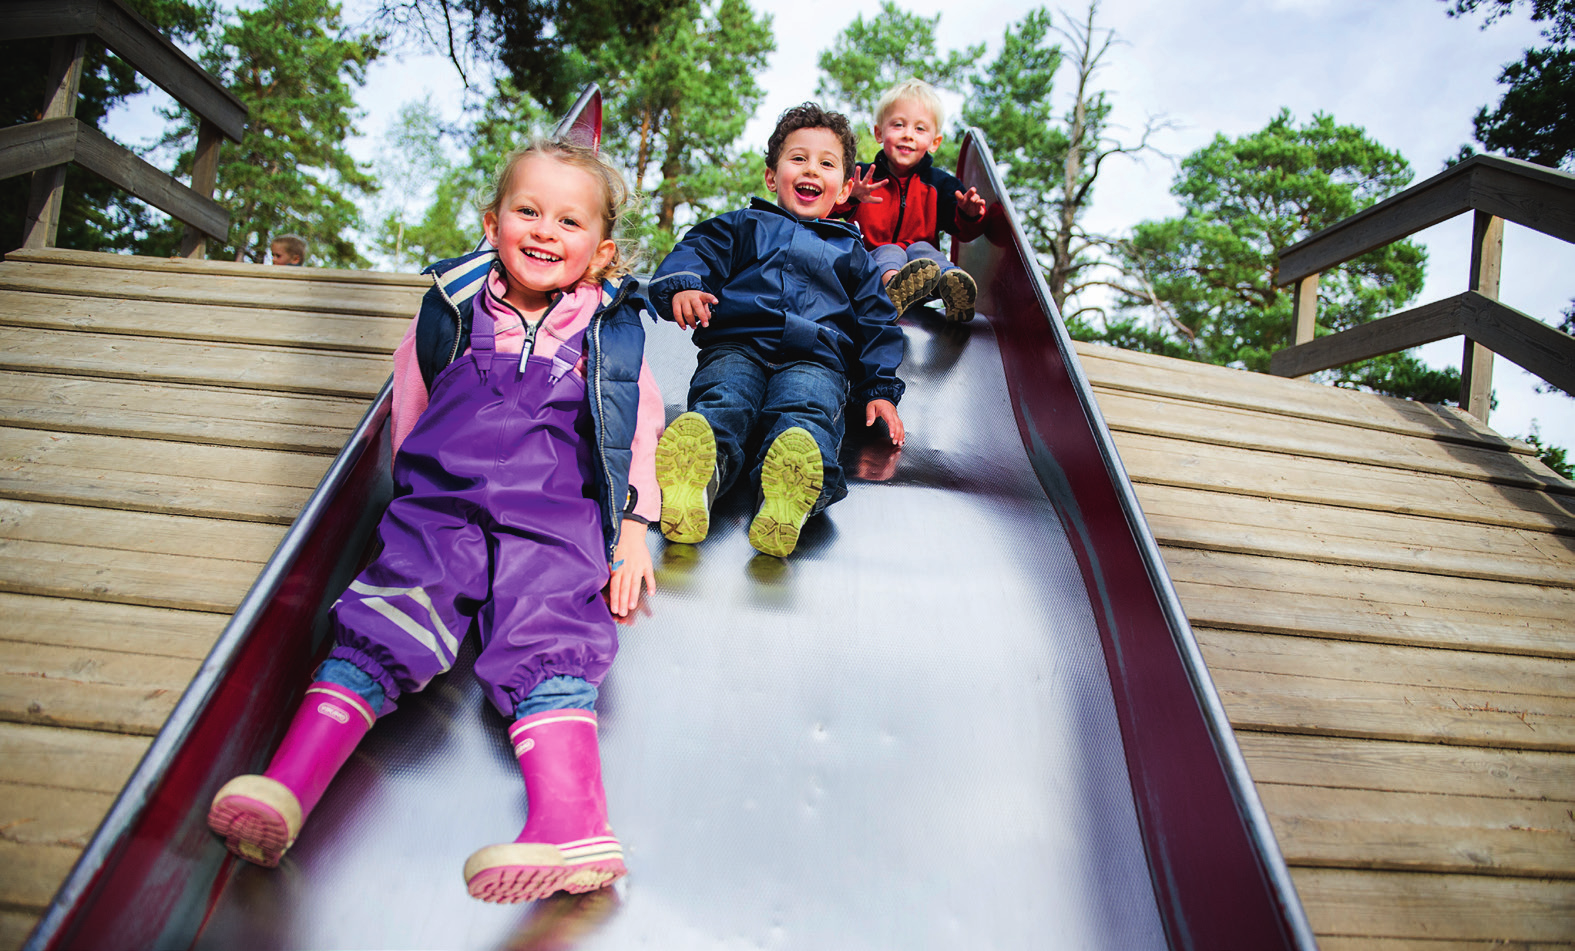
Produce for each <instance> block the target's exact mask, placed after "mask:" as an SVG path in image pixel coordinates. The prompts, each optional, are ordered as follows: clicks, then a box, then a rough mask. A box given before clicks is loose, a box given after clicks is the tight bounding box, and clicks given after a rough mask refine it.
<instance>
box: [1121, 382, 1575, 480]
mask: <svg viewBox="0 0 1575 951" xmlns="http://www.w3.org/2000/svg"><path fill="white" fill-rule="evenodd" d="M1099 407H1100V410H1101V412H1103V413H1104V415H1105V421H1106V423H1107V424H1108V425H1109V426H1110V427H1111V429H1112V430H1114V431H1116V432H1118V433H1119V432H1132V433H1143V434H1146V435H1149V436H1164V437H1167V438H1171V439H1183V440H1188V441H1192V442H1202V443H1209V444H1212V445H1219V446H1233V447H1236V448H1239V449H1258V450H1263V451H1273V452H1280V453H1287V454H1290V455H1295V456H1302V457H1309V458H1315V459H1333V460H1341V461H1350V462H1359V463H1363V464H1366V465H1374V466H1383V467H1387V468H1393V469H1400V470H1403V471H1406V472H1427V473H1433V474H1436V475H1446V476H1453V477H1456V478H1464V479H1475V480H1478V481H1482V482H1492V483H1499V484H1503V485H1511V486H1519V487H1522V488H1532V489H1543V490H1554V491H1558V492H1560V493H1564V494H1575V484H1572V483H1570V482H1569V480H1567V479H1564V478H1562V477H1560V476H1559V475H1558V474H1557V473H1555V472H1553V471H1552V470H1551V469H1549V468H1548V467H1547V466H1546V465H1544V464H1543V463H1542V462H1541V460H1539V459H1535V458H1531V457H1526V456H1521V455H1518V454H1514V453H1509V452H1504V451H1502V450H1501V449H1498V448H1495V447H1484V446H1466V445H1461V444H1458V443H1447V442H1440V441H1439V440H1437V439H1433V438H1428V437H1422V436H1416V435H1401V434H1396V435H1394V436H1393V437H1388V438H1383V439H1375V438H1373V433H1372V431H1371V430H1368V429H1364V428H1360V427H1355V426H1349V425H1344V424H1340V423H1327V422H1323V421H1319V420H1295V421H1288V420H1286V419H1283V418H1280V417H1276V416H1274V415H1271V414H1265V413H1259V412H1254V411H1251V410H1246V409H1235V408H1231V407H1222V406H1210V405H1207V404H1199V403H1193V402H1189V401H1184V400H1176V399H1168V398H1165V397H1155V396H1148V395H1141V396H1134V395H1132V394H1129V393H1125V392H1110V393H1102V394H1100V396H1099Z"/></svg>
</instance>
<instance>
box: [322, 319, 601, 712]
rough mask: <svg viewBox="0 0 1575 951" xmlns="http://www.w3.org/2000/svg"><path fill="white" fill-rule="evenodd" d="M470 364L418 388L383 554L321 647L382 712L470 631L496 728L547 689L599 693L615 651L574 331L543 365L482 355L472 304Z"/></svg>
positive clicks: (489, 337) (487, 337) (484, 333)
mask: <svg viewBox="0 0 1575 951" xmlns="http://www.w3.org/2000/svg"><path fill="white" fill-rule="evenodd" d="M477 304H478V306H477V307H476V308H475V311H474V316H473V321H474V327H473V328H472V330H471V334H470V348H471V352H470V353H469V354H468V355H466V356H463V357H461V358H460V359H458V360H455V361H454V362H453V363H451V364H450V365H449V366H447V367H445V368H444V369H443V370H442V371H441V372H440V373H439V374H438V375H437V377H436V378H435V379H434V380H433V381H432V392H431V394H430V397H429V399H428V402H427V408H426V410H425V412H423V413H422V414H421V416H420V418H419V419H417V421H416V424H415V426H414V427H413V428H412V429H411V431H410V435H409V436H408V437H406V439H405V442H404V444H403V445H402V446H401V447H400V451H399V454H398V457H397V458H396V459H395V460H394V490H395V496H396V497H395V499H394V500H393V501H392V502H391V503H389V506H388V511H387V512H385V513H384V515H383V518H382V521H381V522H379V523H378V528H377V530H378V536H379V538H380V539H381V540H382V543H383V549H382V552H381V553H380V554H379V555H378V556H377V560H376V561H374V562H373V563H372V564H371V565H369V566H368V567H367V568H366V570H365V571H363V572H361V574H360V575H359V576H358V577H357V578H356V579H355V581H353V582H351V583H350V587H349V588H348V589H347V590H346V591H345V593H344V594H343V595H342V596H341V597H340V599H339V600H338V601H337V602H335V604H334V607H333V612H332V620H333V624H334V636H335V642H336V646H335V647H334V650H333V652H332V653H331V654H330V655H329V656H330V657H335V658H339V659H341V660H348V661H350V662H351V663H353V664H355V665H356V666H357V667H359V668H361V669H362V670H364V671H366V673H367V674H369V675H370V676H371V677H372V678H373V679H375V680H377V681H378V682H379V683H380V684H382V686H383V690H384V692H385V694H386V695H387V699H388V701H389V702H388V703H387V704H386V705H385V707H384V712H387V711H388V710H392V709H393V701H394V700H397V699H398V698H399V695H400V694H401V693H403V692H407V691H417V690H421V689H422V688H423V687H425V686H426V685H427V683H428V682H429V681H431V679H432V678H433V677H434V676H436V675H438V674H441V673H444V672H446V671H447V670H448V669H449V668H450V667H451V666H452V665H453V663H454V657H455V655H456V654H457V653H458V652H459V644H460V641H461V640H462V639H463V638H464V637H465V634H466V632H467V630H468V629H469V626H470V622H471V619H472V618H475V619H476V622H477V627H478V628H479V630H480V634H481V654H480V655H479V656H478V657H477V658H476V677H477V679H478V680H480V681H481V683H482V686H483V688H484V689H485V692H486V694H487V698H488V699H489V700H491V701H492V704H493V706H495V707H497V709H498V711H499V712H501V713H502V714H504V715H505V716H510V717H512V716H513V715H514V710H515V706H516V705H517V704H518V702H519V701H521V700H523V699H524V698H525V697H526V696H527V695H528V694H529V693H530V692H531V690H533V689H534V688H535V687H536V686H537V685H538V684H540V683H541V682H542V681H543V680H546V679H548V678H549V677H559V676H568V677H579V678H581V679H583V680H587V681H589V682H590V683H592V684H600V683H601V680H602V678H603V677H604V676H606V673H607V669H608V668H609V667H610V666H611V665H612V661H613V656H614V655H615V654H616V653H617V651H618V635H617V630H616V627H615V625H614V624H613V620H612V614H611V612H609V611H608V609H607V604H606V602H605V601H603V600H602V597H601V590H602V588H603V587H604V586H605V585H606V584H607V578H608V566H607V556H606V545H605V540H604V538H603V534H602V523H601V513H600V512H599V511H598V508H597V503H596V499H595V491H594V489H593V488H592V486H593V485H594V481H593V480H594V470H593V468H592V466H593V465H594V456H593V445H592V444H593V442H594V440H593V439H592V438H591V435H590V433H591V425H592V424H591V412H590V405H589V403H588V402H587V400H586V396H585V381H584V379H583V378H581V376H580V375H579V374H577V373H574V372H571V371H572V369H573V367H574V365H575V363H576V362H578V360H579V357H580V351H581V348H582V347H583V343H584V338H585V334H584V331H581V332H580V333H578V334H576V335H575V336H574V337H573V338H572V339H570V340H567V341H565V342H564V343H563V344H561V345H560V346H559V348H558V352H557V353H556V354H555V355H554V356H553V357H551V358H546V357H539V356H534V355H531V356H528V357H527V356H526V355H527V354H530V351H531V349H532V343H533V340H532V339H531V338H532V337H533V336H534V335H528V336H527V340H526V341H525V345H524V350H523V351H522V354H521V356H520V358H518V359H517V358H516V357H514V355H512V354H498V353H496V351H495V349H494V342H495V338H496V326H495V324H494V322H493V319H492V316H491V314H489V313H488V312H487V308H486V307H485V306H482V305H481V302H480V301H479V300H478V302H477Z"/></svg>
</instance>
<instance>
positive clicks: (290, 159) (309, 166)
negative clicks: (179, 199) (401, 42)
mask: <svg viewBox="0 0 1575 951" xmlns="http://www.w3.org/2000/svg"><path fill="white" fill-rule="evenodd" d="M377 52H378V49H377V39H376V38H375V37H372V36H366V35H361V36H356V35H351V34H349V33H348V32H347V31H346V30H345V27H344V25H343V23H342V22H341V20H340V9H339V6H338V5H337V4H334V3H331V2H329V0H263V2H262V3H261V4H259V5H258V6H256V7H254V8H252V9H246V10H240V11H237V12H236V14H235V17H234V19H233V20H231V21H230V22H228V23H226V24H224V26H223V27H222V28H221V29H219V30H218V31H217V34H216V35H215V36H214V38H213V41H212V42H211V43H210V44H209V46H208V48H207V50H206V51H205V52H204V53H203V56H202V60H201V62H202V65H203V66H204V68H206V69H207V70H208V71H210V72H212V73H213V74H214V75H216V76H219V77H220V79H221V81H223V82H224V84H225V85H226V86H227V87H228V88H229V90H230V91H231V92H232V93H234V94H235V95H236V96H237V97H238V98H239V99H240V100H241V101H242V102H244V103H245V104H246V107H247V109H248V110H250V114H249V116H248V119H247V127H246V135H245V137H244V138H243V139H242V140H241V142H240V143H239V144H238V145H236V144H229V143H227V144H226V145H225V146H223V147H222V148H221V149H220V150H219V172H218V186H217V189H216V193H215V198H216V199H217V200H218V201H219V202H220V203H221V204H222V205H224V207H225V208H226V209H228V210H229V212H230V216H231V221H230V233H229V236H228V237H227V238H226V240H225V241H224V242H222V243H219V244H218V246H217V247H214V246H213V245H214V244H215V242H210V247H209V252H208V253H209V255H210V256H213V257H222V258H229V259H233V260H236V261H254V262H258V263H261V262H262V261H264V260H265V259H266V257H267V254H268V243H269V241H270V240H271V237H272V236H273V235H277V234H285V233H294V234H298V235H300V236H301V237H303V238H305V239H306V241H307V245H308V249H309V250H308V261H309V263H319V264H321V263H327V264H332V265H335V266H340V267H365V266H367V264H368V263H369V262H368V261H367V260H366V259H365V258H364V257H362V256H361V254H360V252H359V251H357V250H356V247H355V243H354V241H353V240H352V234H353V231H354V229H356V228H357V227H359V226H360V224H361V214H360V210H359V209H358V208H357V206H356V203H355V201H354V200H353V199H352V198H351V197H350V196H349V195H347V194H346V190H349V191H352V192H355V193H358V194H362V195H366V194H371V193H372V192H373V191H375V190H376V183H375V182H374V181H373V179H372V177H371V176H370V175H369V174H368V173H367V171H366V169H364V168H362V167H361V166H360V165H358V164H357V163H356V162H355V160H354V159H353V158H351V156H350V153H348V152H347V151H345V148H344V144H345V140H346V139H347V138H349V137H350V136H352V135H354V134H355V127H354V119H355V115H356V105H355V93H354V88H355V87H356V86H359V85H361V84H362V83H364V82H365V80H366V67H367V64H368V63H370V62H371V61H372V60H373V58H375V57H376V56H377ZM172 118H174V117H172ZM181 118H182V120H183V121H182V124H181V125H180V127H179V128H177V130H176V131H175V132H173V133H172V134H171V136H170V140H171V141H172V142H174V143H179V144H183V145H186V144H189V143H191V142H194V141H195V138H196V128H195V126H194V125H193V124H192V122H191V120H190V118H189V117H184V116H183V117H181ZM182 161H183V162H189V158H188V157H184V156H183V158H182Z"/></svg>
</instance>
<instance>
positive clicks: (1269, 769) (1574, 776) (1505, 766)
mask: <svg viewBox="0 0 1575 951" xmlns="http://www.w3.org/2000/svg"><path fill="white" fill-rule="evenodd" d="M1236 741H1237V743H1238V744H1239V745H1240V746H1241V751H1242V755H1243V756H1245V757H1246V759H1247V766H1248V769H1249V770H1250V771H1251V772H1252V777H1253V780H1254V781H1255V782H1257V783H1259V784H1263V783H1280V784H1289V785H1300V786H1330V787H1340V788H1346V789H1375V790H1388V791H1392V792H1411V793H1440V794H1446V795H1461V796H1475V797H1488V798H1499V799H1506V800H1509V799H1531V800H1554V801H1560V802H1562V801H1564V800H1566V799H1568V798H1570V790H1572V789H1575V756H1570V755H1569V754H1567V753H1547V752H1542V751H1539V750H1500V749H1488V748H1485V747H1473V746H1442V745H1437V744H1431V743H1401V742H1394V741H1388V740H1364V739H1355V738H1349V737H1320V736H1299V735H1294V734H1287V733H1260V732H1255V731H1251V730H1238V731H1237V733H1236Z"/></svg>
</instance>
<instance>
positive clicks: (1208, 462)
mask: <svg viewBox="0 0 1575 951" xmlns="http://www.w3.org/2000/svg"><path fill="white" fill-rule="evenodd" d="M1115 439H1116V448H1117V449H1118V450H1119V451H1120V453H1121V461H1122V463H1123V464H1124V465H1125V466H1126V470H1127V475H1128V476H1130V477H1131V479H1132V481H1133V482H1134V483H1137V484H1138V486H1139V489H1138V491H1139V492H1140V493H1141V492H1142V491H1143V490H1142V488H1141V486H1142V485H1143V484H1144V483H1148V484H1153V485H1173V486H1178V487H1181V488H1191V489H1209V490H1212V491H1216V492H1233V493H1238V494H1242V495H1258V496H1262V497H1264V498H1272V499H1285V500H1287V501H1293V502H1313V503H1331V504H1335V505H1341V506H1345V507H1348V508H1359V509H1369V510H1372V511H1379V512H1394V513H1397V514H1401V515H1422V516H1428V517H1430V518H1444V519H1451V520H1453V521H1457V522H1470V523H1474V524H1479V525H1502V526H1504V527H1506V528H1522V529H1529V530H1532V531H1539V532H1560V533H1563V534H1575V498H1572V497H1570V496H1567V495H1553V494H1549V493H1546V492H1542V491H1539V490H1536V489H1521V488H1517V487H1514V486H1506V485H1494V484H1491V483H1484V482H1477V481H1474V480H1468V479H1456V478H1453V477H1450V476H1441V475H1431V474H1428V473H1421V472H1405V471H1403V470H1400V469H1392V468H1387V467H1384V466H1371V465H1365V464H1363V463H1357V462H1349V461H1336V460H1331V459H1313V458H1307V457H1303V456H1290V455H1285V454H1283V453H1278V452H1263V451H1259V450H1257V449H1244V448H1238V447H1234V446H1217V445H1211V444H1208V443H1199V442H1189V441H1185V440H1179V439H1169V438H1165V437H1161V436H1150V435H1147V434H1144V433H1133V432H1120V431H1118V432H1116V433H1115Z"/></svg>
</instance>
